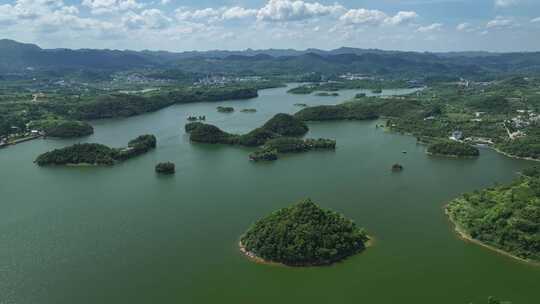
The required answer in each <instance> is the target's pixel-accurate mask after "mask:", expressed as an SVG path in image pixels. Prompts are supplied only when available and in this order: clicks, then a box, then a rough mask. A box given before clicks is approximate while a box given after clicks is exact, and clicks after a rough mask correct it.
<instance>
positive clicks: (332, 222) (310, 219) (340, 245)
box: [241, 199, 369, 266]
mask: <svg viewBox="0 0 540 304" xmlns="http://www.w3.org/2000/svg"><path fill="white" fill-rule="evenodd" d="M368 240H369V238H368V236H367V234H366V232H365V231H364V230H363V229H360V228H358V227H357V226H356V224H355V223H354V222H353V221H351V220H349V219H346V218H345V217H343V216H342V215H340V214H338V213H336V212H334V211H330V210H324V209H322V208H321V207H319V206H317V205H316V204H315V203H313V202H312V201H311V200H310V199H306V200H304V201H301V202H299V203H297V204H295V205H293V206H291V207H288V208H283V209H280V210H278V211H276V212H273V213H271V214H270V215H268V216H266V217H264V218H262V219H260V220H259V221H257V222H256V223H255V224H254V225H253V226H252V227H251V228H250V229H249V230H248V231H247V232H246V233H245V234H244V235H243V236H242V237H241V245H242V246H243V248H244V250H245V251H246V252H247V253H248V254H253V255H255V256H257V257H259V258H262V259H264V260H266V261H271V262H277V263H282V264H285V265H290V266H314V265H326V264H331V263H335V262H338V261H340V260H342V259H344V258H346V257H348V256H351V255H353V254H356V253H358V252H360V251H362V250H363V249H364V248H366V242H367V241H368Z"/></svg>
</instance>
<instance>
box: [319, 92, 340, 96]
mask: <svg viewBox="0 0 540 304" xmlns="http://www.w3.org/2000/svg"><path fill="white" fill-rule="evenodd" d="M315 96H321V97H337V96H339V93H335V92H334V93H328V92H319V93H315Z"/></svg>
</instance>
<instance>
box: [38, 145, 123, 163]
mask: <svg viewBox="0 0 540 304" xmlns="http://www.w3.org/2000/svg"><path fill="white" fill-rule="evenodd" d="M116 155H117V152H116V151H115V150H114V149H111V148H109V147H107V146H105V145H100V144H75V145H73V146H69V147H65V148H62V149H55V150H53V151H50V152H46V153H44V154H41V155H39V156H38V157H37V158H36V160H35V163H37V164H38V165H39V166H46V165H77V164H87V165H105V166H111V165H113V164H114V160H115V157H116Z"/></svg>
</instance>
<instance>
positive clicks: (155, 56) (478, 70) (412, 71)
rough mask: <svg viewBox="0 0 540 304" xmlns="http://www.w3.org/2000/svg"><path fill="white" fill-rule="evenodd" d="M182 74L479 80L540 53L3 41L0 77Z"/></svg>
mask: <svg viewBox="0 0 540 304" xmlns="http://www.w3.org/2000/svg"><path fill="white" fill-rule="evenodd" d="M145 67H148V68H167V69H171V68H172V69H175V68H177V69H180V70H183V71H186V72H194V73H243V74H283V73H307V72H317V73H325V74H332V73H344V72H356V73H376V74H381V75H384V74H390V73H393V74H396V73H397V74H403V75H424V76H425V75H430V74H435V75H437V74H449V75H464V76H465V75H480V74H485V73H490V72H497V73H500V72H506V73H518V72H519V73H528V72H540V53H538V52H536V53H488V52H453V53H420V52H401V51H384V50H377V49H357V48H346V47H342V48H339V49H335V50H329V51H326V50H319V49H308V50H303V51H299V50H293V49H268V50H252V49H247V50H244V51H220V50H215V51H204V52H198V51H191V52H181V53H174V52H165V51H140V52H138V51H120V50H98V49H79V50H71V49H42V48H40V47H39V46H37V45H34V44H25V43H19V42H16V41H13V40H7V39H4V40H0V73H21V72H24V71H35V70H38V71H39V70H45V71H57V70H63V69H79V70H111V71H117V70H128V69H135V68H145Z"/></svg>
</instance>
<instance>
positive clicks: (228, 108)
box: [216, 106, 234, 113]
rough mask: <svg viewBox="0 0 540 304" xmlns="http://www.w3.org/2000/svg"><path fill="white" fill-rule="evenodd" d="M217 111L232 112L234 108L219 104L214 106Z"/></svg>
mask: <svg viewBox="0 0 540 304" xmlns="http://www.w3.org/2000/svg"><path fill="white" fill-rule="evenodd" d="M216 109H217V111H218V112H220V113H232V112H234V108H233V107H222V106H219V107H217V108H216Z"/></svg>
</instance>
